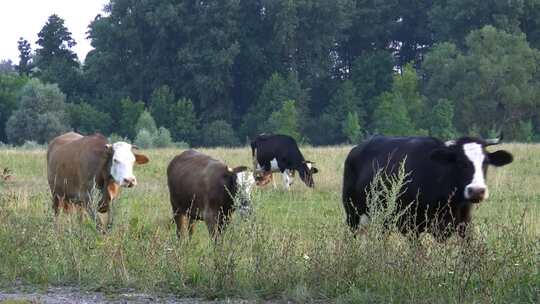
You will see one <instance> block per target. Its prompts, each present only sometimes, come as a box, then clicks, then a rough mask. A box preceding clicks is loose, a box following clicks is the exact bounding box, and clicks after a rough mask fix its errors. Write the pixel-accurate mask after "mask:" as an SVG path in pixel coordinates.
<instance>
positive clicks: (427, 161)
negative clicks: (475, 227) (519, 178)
mask: <svg viewBox="0 0 540 304" xmlns="http://www.w3.org/2000/svg"><path fill="white" fill-rule="evenodd" d="M499 141H500V139H492V140H483V139H479V138H472V137H463V138H460V139H458V140H455V141H454V140H452V141H447V142H442V141H440V140H438V139H436V138H433V137H384V136H378V137H374V138H372V139H370V140H367V141H366V142H364V143H362V144H360V145H358V146H356V147H354V148H353V149H352V150H351V151H350V152H349V155H348V157H347V159H346V160H345V168H344V177H343V193H342V198H343V205H344V208H345V212H346V220H347V224H348V225H349V226H350V227H351V228H352V229H353V230H355V231H356V230H357V229H358V228H360V231H365V228H366V226H367V224H368V223H369V210H368V206H367V203H366V196H367V191H369V187H370V183H371V182H372V180H373V178H374V176H375V175H376V173H377V172H378V171H379V170H382V171H383V172H384V173H385V174H386V175H388V174H395V173H397V171H398V170H399V167H400V166H399V164H400V163H401V162H402V161H405V165H404V166H405V171H406V172H407V173H408V174H409V176H408V177H407V180H408V183H407V184H406V185H404V186H403V187H402V189H401V195H400V196H399V198H398V202H397V203H398V204H397V211H398V212H401V213H402V216H400V218H399V220H398V222H397V223H398V228H399V229H400V230H401V232H402V233H406V232H413V233H415V234H418V233H421V232H424V231H427V232H430V233H432V234H433V235H434V236H435V237H436V238H438V239H439V240H441V241H442V240H445V239H446V238H447V237H449V236H450V235H451V234H453V233H454V232H456V231H457V232H458V234H459V235H460V236H461V237H463V236H464V235H465V231H466V228H467V225H468V223H469V222H470V220H471V214H470V211H471V207H472V204H474V203H479V202H481V201H482V200H484V199H487V198H488V196H489V192H488V187H487V185H486V182H485V177H486V173H487V167H488V165H493V166H496V167H499V166H504V165H507V164H509V163H511V162H512V160H513V156H512V154H510V153H508V152H506V151H504V150H499V151H495V152H488V151H487V150H486V147H487V146H490V145H494V144H497V143H499ZM383 176H384V174H383ZM381 203H382V204H384V203H385V202H381Z"/></svg>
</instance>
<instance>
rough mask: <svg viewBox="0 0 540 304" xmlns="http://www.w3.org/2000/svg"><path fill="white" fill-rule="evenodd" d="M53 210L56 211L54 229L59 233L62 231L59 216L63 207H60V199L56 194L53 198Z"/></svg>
mask: <svg viewBox="0 0 540 304" xmlns="http://www.w3.org/2000/svg"><path fill="white" fill-rule="evenodd" d="M52 208H53V211H54V227H55V229H56V230H57V231H58V230H59V229H60V224H59V218H58V216H59V215H60V208H62V206H60V197H58V195H56V194H53V197H52Z"/></svg>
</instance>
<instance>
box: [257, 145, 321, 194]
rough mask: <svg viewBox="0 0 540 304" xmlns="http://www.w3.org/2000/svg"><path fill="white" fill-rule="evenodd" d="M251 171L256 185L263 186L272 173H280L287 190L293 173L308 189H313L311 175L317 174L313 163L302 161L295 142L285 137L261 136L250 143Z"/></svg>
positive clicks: (291, 181)
mask: <svg viewBox="0 0 540 304" xmlns="http://www.w3.org/2000/svg"><path fill="white" fill-rule="evenodd" d="M251 155H252V157H253V166H254V168H253V171H254V174H255V180H256V181H257V185H259V186H261V185H265V184H267V183H268V182H269V181H270V180H271V179H272V172H281V173H282V174H283V182H284V184H285V188H287V190H288V189H289V188H290V186H291V185H292V183H293V176H294V172H295V171H298V174H299V175H300V179H302V181H304V183H305V184H306V185H307V186H308V187H314V186H315V183H314V182H313V174H315V173H317V172H319V170H318V169H317V168H315V167H314V166H313V164H314V162H311V161H308V160H305V159H304V156H303V155H302V153H301V152H300V150H299V149H298V145H297V144H296V141H295V140H294V139H293V138H292V137H290V136H287V135H279V134H276V135H269V134H261V135H259V136H257V137H256V138H255V139H254V140H253V141H252V142H251Z"/></svg>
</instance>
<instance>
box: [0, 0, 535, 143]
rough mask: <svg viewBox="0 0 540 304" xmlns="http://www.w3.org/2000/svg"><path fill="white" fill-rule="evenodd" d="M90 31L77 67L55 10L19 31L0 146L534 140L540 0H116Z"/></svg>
mask: <svg viewBox="0 0 540 304" xmlns="http://www.w3.org/2000/svg"><path fill="white" fill-rule="evenodd" d="M88 37H89V39H91V44H92V46H93V48H94V49H93V50H92V51H90V52H89V53H88V55H87V56H86V58H85V59H84V63H81V62H80V61H79V60H78V58H77V56H76V54H75V53H74V51H73V50H72V47H73V46H74V45H75V44H76V41H74V40H73V38H72V37H71V33H70V31H69V29H68V28H66V26H65V25H64V20H63V19H62V18H61V17H60V16H57V15H52V16H50V17H49V18H48V20H47V22H46V23H45V24H44V26H43V28H42V29H41V31H40V32H39V33H38V40H37V41H36V44H37V47H36V49H35V50H33V49H32V48H31V45H30V43H29V42H28V40H26V39H25V38H23V37H21V39H20V40H19V41H18V42H16V41H14V42H13V43H18V47H19V52H20V56H19V62H16V63H12V62H10V61H3V62H2V65H1V66H0V69H1V72H0V141H1V142H4V143H6V142H7V143H13V144H21V143H23V142H24V141H26V140H33V141H36V142H38V143H46V142H47V141H48V140H49V139H50V138H51V137H52V136H54V135H56V134H58V133H60V132H63V131H65V130H75V131H78V132H80V133H83V134H89V133H94V132H95V131H99V132H101V133H103V134H105V135H108V136H110V135H113V136H118V137H123V138H128V139H130V140H135V139H137V137H139V140H141V138H145V137H146V138H147V142H149V141H152V140H153V141H155V143H159V142H160V140H161V142H163V143H165V142H168V141H175V142H185V143H187V144H189V145H191V146H214V145H238V144H245V143H246V141H247V140H249V139H250V138H253V137H254V136H256V135H257V134H259V133H263V132H264V133H272V132H273V133H285V134H290V135H291V136H293V137H295V138H296V139H297V140H299V141H302V142H304V143H310V144H314V145H322V144H339V143H345V142H351V143H356V142H358V141H359V140H361V139H362V138H364V137H366V136H369V135H371V134H385V135H432V136H436V137H440V138H442V139H448V138H453V137H456V136H460V135H480V136H484V137H489V136H493V135H496V134H498V133H499V132H500V131H501V130H502V131H504V135H505V137H506V138H507V139H510V140H515V141H525V142H530V141H540V114H539V111H538V110H539V109H540V106H539V105H540V98H539V97H540V85H539V84H540V83H539V82H540V69H539V68H540V51H539V50H538V48H540V0H512V1H508V0H486V1H476V0H440V1H436V0H431V1H415V0H336V1H327V0H296V1H290V0H219V1H217V0H214V1H188V0H154V1H140V0H111V1H110V2H109V4H108V5H107V6H106V7H105V8H104V11H103V13H102V14H100V15H97V16H96V18H95V19H94V21H92V22H91V23H90V24H89V27H88ZM156 145H159V144H156Z"/></svg>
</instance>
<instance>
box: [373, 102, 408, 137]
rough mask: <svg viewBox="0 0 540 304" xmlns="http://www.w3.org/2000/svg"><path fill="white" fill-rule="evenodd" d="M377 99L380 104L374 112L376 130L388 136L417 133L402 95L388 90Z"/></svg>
mask: <svg viewBox="0 0 540 304" xmlns="http://www.w3.org/2000/svg"><path fill="white" fill-rule="evenodd" d="M377 99H378V105H377V108H376V109H375V111H374V113H373V120H374V122H375V123H374V126H375V132H378V133H382V134H384V135H387V136H407V135H416V132H415V128H414V126H413V123H412V122H411V118H410V117H409V112H408V110H407V107H406V105H405V102H404V100H403V99H402V97H401V96H400V95H395V94H392V93H389V92H386V93H383V94H382V95H381V96H379V97H378V98H377Z"/></svg>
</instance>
